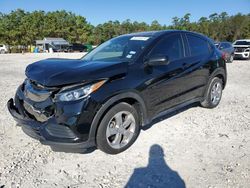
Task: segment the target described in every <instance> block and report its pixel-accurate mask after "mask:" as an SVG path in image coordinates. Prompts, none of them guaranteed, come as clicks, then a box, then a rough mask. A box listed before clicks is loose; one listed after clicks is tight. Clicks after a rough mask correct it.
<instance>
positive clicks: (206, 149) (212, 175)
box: [0, 53, 250, 188]
mask: <svg viewBox="0 0 250 188" xmlns="http://www.w3.org/2000/svg"><path fill="white" fill-rule="evenodd" d="M81 56H82V54H77V53H76V54H25V55H22V54H19V55H18V54H16V55H15V54H14V55H0V96H1V98H0V150H1V151H0V187H1V188H2V187H25V188H27V187H84V188H85V187H100V188H103V187H112V188H114V187H124V186H126V185H127V187H140V186H139V185H141V187H150V188H152V187H171V186H172V187H184V186H186V187H211V188H212V187H234V188H235V187H242V188H243V187H244V188H245V187H249V185H250V61H234V63H233V64H228V84H227V87H226V89H225V90H224V92H223V98H222V101H221V104H220V105H219V106H218V107H217V108H216V109H213V110H209V109H203V108H201V107H199V106H195V107H192V108H190V109H187V110H185V111H183V112H181V113H178V114H176V115H175V116H172V117H169V118H167V119H165V120H162V121H161V122H158V123H156V124H155V125H153V126H152V127H151V128H150V129H148V130H146V131H141V134H140V136H139V138H138V140H137V141H136V143H135V144H134V145H133V146H132V147H131V148H130V149H128V150H127V151H125V152H124V153H121V154H119V155H115V156H111V155H107V154H104V153H102V152H101V151H99V150H96V151H94V152H92V153H90V154H84V155H83V154H70V153H55V152H53V151H51V149H50V148H49V147H47V146H43V145H41V144H40V143H39V142H38V141H36V140H33V139H31V138H29V137H28V136H26V135H25V134H24V133H23V132H22V130H21V129H20V127H17V126H15V122H14V120H13V119H12V117H11V116H10V115H9V113H8V111H7V108H6V102H7V100H8V99H9V98H11V97H13V96H14V93H15V90H16V88H17V86H18V85H19V84H20V83H21V82H22V81H23V80H24V78H25V76H24V70H25V67H26V66H27V65H28V64H29V63H32V62H33V61H36V60H40V59H44V58H48V57H71V58H79V57H81ZM144 185H147V186H144ZM169 185H171V186H169Z"/></svg>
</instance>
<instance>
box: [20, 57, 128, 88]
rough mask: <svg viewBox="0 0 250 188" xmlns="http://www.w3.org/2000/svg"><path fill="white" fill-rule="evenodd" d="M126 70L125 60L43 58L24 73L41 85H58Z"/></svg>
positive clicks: (29, 66)
mask: <svg viewBox="0 0 250 188" xmlns="http://www.w3.org/2000/svg"><path fill="white" fill-rule="evenodd" d="M126 72H127V63H126V62H106V61H83V60H80V59H45V60H42V61H38V62H35V63H32V64H30V65H28V66H27V68H26V71H25V74H26V76H27V78H29V79H31V80H33V81H36V82H38V83H39V84H41V85H44V86H60V85H67V84H74V83H80V82H83V81H87V80H88V81H89V80H95V79H100V78H110V77H112V76H116V75H120V74H123V73H126Z"/></svg>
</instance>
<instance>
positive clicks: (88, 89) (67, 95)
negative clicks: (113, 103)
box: [56, 80, 106, 101]
mask: <svg viewBox="0 0 250 188" xmlns="http://www.w3.org/2000/svg"><path fill="white" fill-rule="evenodd" d="M105 81H106V80H102V81H99V82H96V83H93V84H89V85H85V86H82V87H80V88H77V89H72V90H67V91H62V92H60V93H58V94H56V100H57V101H76V100H79V99H82V98H85V97H87V96H88V95H89V94H91V93H93V92H95V91H96V90H98V89H99V88H100V87H101V86H102V85H103V84H104V83H105Z"/></svg>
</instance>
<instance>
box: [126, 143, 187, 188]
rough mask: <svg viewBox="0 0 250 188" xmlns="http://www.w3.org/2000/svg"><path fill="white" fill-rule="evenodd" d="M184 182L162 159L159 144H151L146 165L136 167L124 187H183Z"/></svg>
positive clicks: (161, 150) (162, 155)
mask: <svg viewBox="0 0 250 188" xmlns="http://www.w3.org/2000/svg"><path fill="white" fill-rule="evenodd" d="M185 187H186V186H185V182H184V181H183V180H182V179H181V177H180V176H179V174H178V173H177V172H175V171H173V170H172V169H171V168H169V166H168V165H167V164H166V162H165V160H164V152H163V149H162V147H161V146H159V145H157V144H155V145H153V146H151V148H150V152H149V162H148V166H147V167H145V168H137V169H135V170H134V173H133V174H132V175H131V177H130V179H129V181H128V183H127V185H125V188H185Z"/></svg>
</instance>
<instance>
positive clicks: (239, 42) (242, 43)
mask: <svg viewBox="0 0 250 188" xmlns="http://www.w3.org/2000/svg"><path fill="white" fill-rule="evenodd" d="M234 45H250V41H249V42H248V41H236V42H235V44H234Z"/></svg>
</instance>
